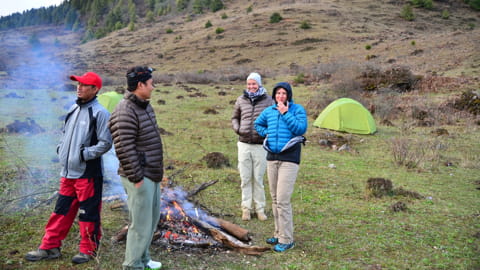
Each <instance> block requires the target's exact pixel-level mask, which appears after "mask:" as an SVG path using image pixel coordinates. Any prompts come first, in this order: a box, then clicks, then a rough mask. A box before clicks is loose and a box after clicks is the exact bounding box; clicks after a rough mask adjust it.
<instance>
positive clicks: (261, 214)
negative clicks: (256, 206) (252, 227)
mask: <svg viewBox="0 0 480 270" xmlns="http://www.w3.org/2000/svg"><path fill="white" fill-rule="evenodd" d="M257 218H258V220H260V221H265V220H267V215H265V213H264V212H263V211H258V212H257Z"/></svg>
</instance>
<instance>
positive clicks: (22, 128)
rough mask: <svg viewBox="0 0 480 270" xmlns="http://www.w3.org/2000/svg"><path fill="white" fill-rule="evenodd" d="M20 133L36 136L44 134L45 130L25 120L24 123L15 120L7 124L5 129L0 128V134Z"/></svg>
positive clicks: (27, 119) (30, 120)
mask: <svg viewBox="0 0 480 270" xmlns="http://www.w3.org/2000/svg"><path fill="white" fill-rule="evenodd" d="M3 132H5V133H22V134H38V133H42V132H45V129H44V128H42V127H41V126H40V125H38V124H37V123H36V122H35V120H33V119H31V118H29V117H28V118H26V119H25V121H19V120H15V121H14V122H13V123H11V124H8V125H7V126H6V127H5V128H0V133H3Z"/></svg>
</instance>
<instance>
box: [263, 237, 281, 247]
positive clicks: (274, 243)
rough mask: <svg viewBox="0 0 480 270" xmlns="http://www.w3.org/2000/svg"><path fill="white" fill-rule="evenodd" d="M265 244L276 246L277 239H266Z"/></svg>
mask: <svg viewBox="0 0 480 270" xmlns="http://www.w3.org/2000/svg"><path fill="white" fill-rule="evenodd" d="M265 242H267V244H270V245H276V244H278V238H276V237H270V238H267V240H266V241H265Z"/></svg>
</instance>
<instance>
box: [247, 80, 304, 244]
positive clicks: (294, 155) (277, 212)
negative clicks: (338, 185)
mask: <svg viewBox="0 0 480 270" xmlns="http://www.w3.org/2000/svg"><path fill="white" fill-rule="evenodd" d="M292 96H293V95H292V87H291V86H290V84H288V83H286V82H280V83H278V84H276V85H275V87H274V88H273V94H272V98H273V99H274V100H275V104H274V105H272V106H270V107H267V108H266V109H265V110H264V111H263V112H262V113H261V114H260V116H259V117H258V118H257V120H255V129H256V130H257V132H258V134H259V135H260V136H262V137H266V138H265V140H264V142H263V147H264V148H265V149H266V150H267V175H268V183H269V187H270V195H271V196H272V210H273V218H274V222H275V232H274V234H273V237H271V238H268V239H267V243H268V244H272V245H275V246H274V247H273V250H275V251H277V252H283V251H285V250H287V249H290V248H293V247H294V246H295V242H294V239H293V213H292V205H291V203H290V199H291V197H292V193H293V188H294V185H295V181H296V179H297V174H298V170H299V164H300V153H301V149H302V146H301V143H303V142H304V141H305V137H303V134H305V132H306V131H307V113H306V111H305V109H304V108H303V107H302V105H300V104H295V103H294V102H293V99H292Z"/></svg>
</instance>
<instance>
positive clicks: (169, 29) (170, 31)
mask: <svg viewBox="0 0 480 270" xmlns="http://www.w3.org/2000/svg"><path fill="white" fill-rule="evenodd" d="M165 32H166V33H167V34H171V33H173V30H172V28H168V29H167V30H165Z"/></svg>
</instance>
